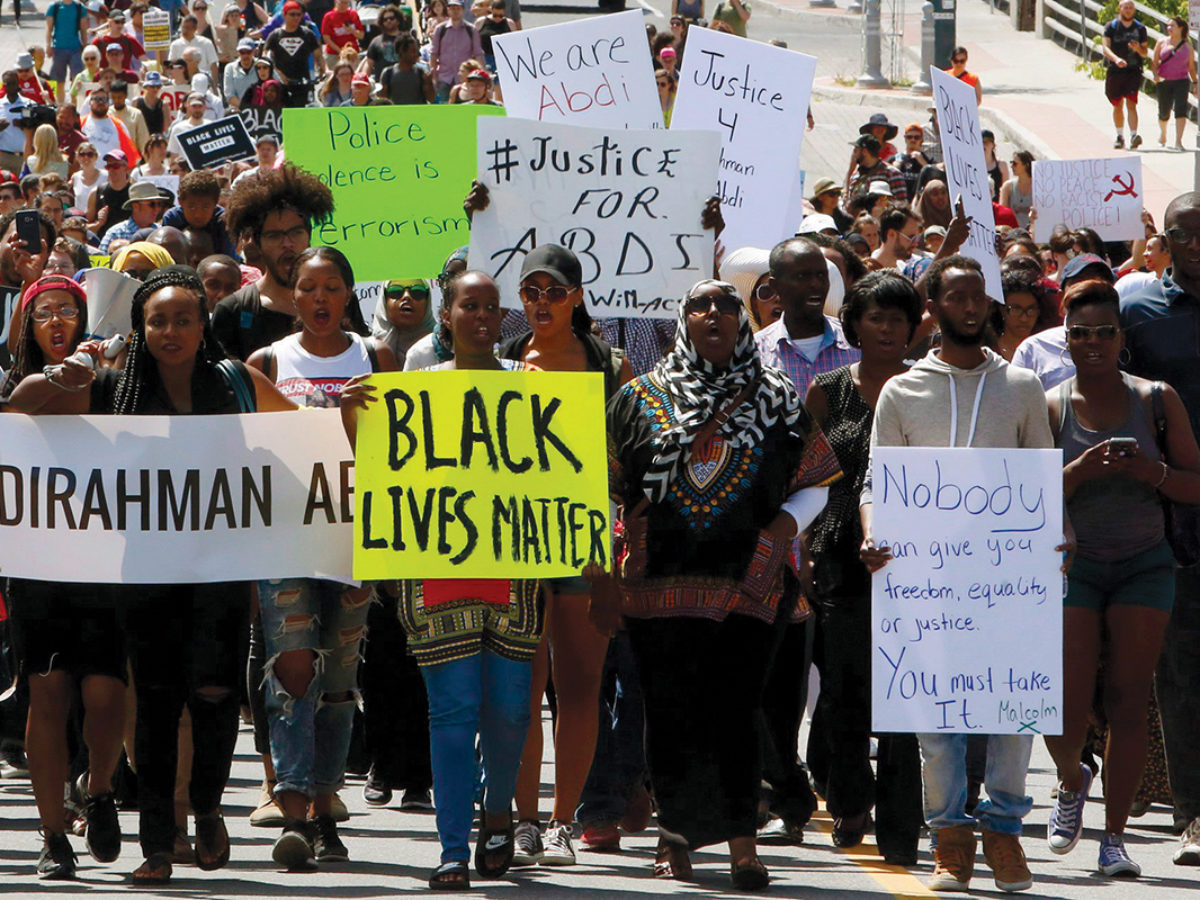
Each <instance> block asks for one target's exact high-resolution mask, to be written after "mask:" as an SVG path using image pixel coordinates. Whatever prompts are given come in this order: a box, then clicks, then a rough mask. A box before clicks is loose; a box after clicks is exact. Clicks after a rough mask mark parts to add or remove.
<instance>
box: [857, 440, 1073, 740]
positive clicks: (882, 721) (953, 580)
mask: <svg viewBox="0 0 1200 900" xmlns="http://www.w3.org/2000/svg"><path fill="white" fill-rule="evenodd" d="M873 460H874V469H873V473H872V483H873V498H874V529H875V543H876V544H877V545H879V546H884V545H886V546H888V547H890V548H891V550H892V553H893V555H894V557H895V558H894V559H892V561H891V562H889V563H888V564H887V565H886V566H885V567H884V568H883V569H881V570H880V571H879V572H876V573H875V575H874V576H873V577H872V591H871V594H872V597H871V618H872V631H873V643H872V650H871V652H872V663H871V682H872V728H873V729H874V730H876V731H915V732H935V731H945V732H952V733H975V734H1059V733H1061V731H1062V708H1063V705H1062V585H1063V578H1062V573H1061V572H1060V571H1059V566H1060V565H1061V563H1062V554H1061V553H1058V552H1056V551H1055V549H1054V548H1055V547H1056V546H1057V545H1059V544H1060V543H1062V453H1061V452H1060V451H1058V450H967V449H961V448H960V449H942V448H915V447H876V448H874V450H873Z"/></svg>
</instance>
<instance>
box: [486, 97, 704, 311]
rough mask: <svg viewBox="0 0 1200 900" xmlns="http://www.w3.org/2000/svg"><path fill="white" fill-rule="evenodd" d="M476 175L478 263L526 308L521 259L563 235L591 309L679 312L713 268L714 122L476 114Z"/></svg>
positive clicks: (505, 300) (507, 302) (505, 296)
mask: <svg viewBox="0 0 1200 900" xmlns="http://www.w3.org/2000/svg"><path fill="white" fill-rule="evenodd" d="M478 141H479V180H480V182H482V183H483V184H486V185H487V187H488V189H489V193H490V197H491V202H490V203H489V205H488V208H487V209H486V210H483V211H481V212H477V213H476V214H475V217H474V220H473V221H472V223H471V252H470V257H469V264H470V267H471V268H472V269H482V270H484V271H486V272H488V273H489V274H491V275H492V276H493V277H494V278H495V279H496V280H497V281H498V282H499V284H500V297H501V303H502V304H503V305H504V306H507V307H510V308H519V307H520V300H519V299H518V297H517V288H518V285H519V278H520V272H521V262H522V260H523V259H524V258H525V254H527V253H528V252H529V251H530V250H532V249H533V248H534V247H536V246H538V245H539V244H546V243H556V244H562V245H564V246H566V247H569V248H571V249H572V250H574V251H575V253H576V255H577V256H578V257H579V261H580V263H581V264H582V266H583V288H584V297H585V299H586V301H587V306H588V311H589V312H590V313H592V315H595V316H601V317H628V318H646V319H673V318H675V315H676V310H677V308H678V302H679V300H680V299H681V298H682V296H683V295H684V293H685V292H686V291H687V290H688V289H689V288H691V286H692V285H693V284H695V283H696V282H697V281H699V280H700V279H702V278H707V277H711V276H710V274H709V273H711V272H712V263H713V235H712V232H710V231H705V230H704V229H703V228H702V227H701V223H700V217H701V213H702V211H703V208H704V203H705V200H706V199H707V198H708V197H710V196H711V195H712V192H713V186H714V185H713V182H714V181H715V180H716V167H717V157H718V154H719V152H720V147H719V145H720V137H719V136H718V135H717V134H716V133H715V132H711V131H665V130H661V129H660V130H658V131H620V130H613V131H605V130H601V129H597V128H578V127H575V126H571V125H551V124H548V123H539V122H531V121H528V120H525V119H509V118H499V117H486V118H481V119H480V120H479V127H478Z"/></svg>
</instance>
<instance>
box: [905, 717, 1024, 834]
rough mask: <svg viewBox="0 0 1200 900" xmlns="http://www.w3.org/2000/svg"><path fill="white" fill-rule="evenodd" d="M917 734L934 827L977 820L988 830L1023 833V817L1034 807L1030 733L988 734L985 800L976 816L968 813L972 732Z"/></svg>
mask: <svg viewBox="0 0 1200 900" xmlns="http://www.w3.org/2000/svg"><path fill="white" fill-rule="evenodd" d="M917 737H918V738H919V739H920V741H921V764H922V768H921V776H922V780H923V782H924V785H925V821H926V823H927V824H928V825H929V827H930V828H931V829H932V830H933V831H934V832H936V831H937V830H938V829H940V828H953V827H955V826H957V825H971V826H974V825H975V823H976V822H978V823H979V825H980V826H981V827H982V828H984V829H985V830H987V831H996V832H999V833H1001V834H1020V833H1021V820H1022V819H1023V818H1025V816H1026V815H1028V814H1029V810H1030V809H1032V808H1033V798H1032V797H1030V796H1029V795H1028V794H1026V793H1025V776H1026V774H1028V772H1029V754H1030V752H1031V751H1032V749H1033V737H1032V736H1026V735H1018V734H993V735H989V736H988V745H987V774H986V775H985V776H984V780H983V784H984V787H985V789H986V790H987V799H985V800H981V801H980V802H979V805H978V806H977V807H976V808H975V815H974V817H972V816H968V815H967V813H966V803H967V738H968V737H969V735H965V734H937V733H935V734H920V735H917Z"/></svg>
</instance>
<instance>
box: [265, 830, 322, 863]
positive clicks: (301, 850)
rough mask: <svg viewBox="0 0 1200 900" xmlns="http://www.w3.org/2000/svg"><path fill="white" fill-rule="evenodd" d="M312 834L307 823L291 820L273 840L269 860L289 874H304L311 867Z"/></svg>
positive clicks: (312, 854)
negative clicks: (273, 843) (273, 844)
mask: <svg viewBox="0 0 1200 900" xmlns="http://www.w3.org/2000/svg"><path fill="white" fill-rule="evenodd" d="M313 856H314V853H313V834H312V829H311V828H310V826H309V824H308V823H307V822H301V821H300V820H299V819H293V820H291V821H289V822H288V823H287V824H286V825H284V826H283V834H281V835H280V836H279V837H278V838H276V839H275V846H274V847H272V848H271V859H273V860H275V862H276V864H277V865H279V866H281V867H282V868H284V869H287V870H288V871H289V872H305V871H308V870H309V869H311V868H312V867H313Z"/></svg>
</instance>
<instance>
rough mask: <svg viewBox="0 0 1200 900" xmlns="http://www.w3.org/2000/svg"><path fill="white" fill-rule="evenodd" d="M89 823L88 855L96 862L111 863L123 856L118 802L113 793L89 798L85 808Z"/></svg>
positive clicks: (84, 811) (84, 812) (87, 836)
mask: <svg viewBox="0 0 1200 900" xmlns="http://www.w3.org/2000/svg"><path fill="white" fill-rule="evenodd" d="M83 817H84V819H85V820H86V821H87V831H85V832H84V836H85V838H86V840H87V848H88V853H90V854H92V859H94V860H96V862H101V863H110V862H112V861H113V860H115V859H116V858H117V857H118V856H120V855H121V823H120V822H118V821H117V801H116V798H115V797H114V796H113V793H112V791H109V792H108V793H107V794H101V795H100V796H98V797H88V798H87V802H86V803H85V804H84V806H83Z"/></svg>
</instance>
